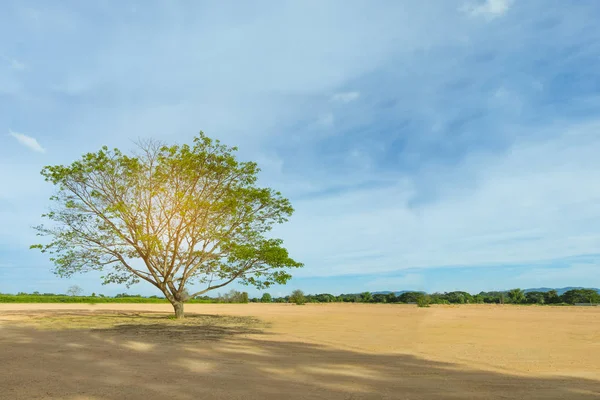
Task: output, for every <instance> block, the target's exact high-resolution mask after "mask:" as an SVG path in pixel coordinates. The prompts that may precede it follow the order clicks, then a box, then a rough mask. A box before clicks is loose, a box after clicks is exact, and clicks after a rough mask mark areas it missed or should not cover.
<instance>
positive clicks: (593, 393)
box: [0, 313, 600, 400]
mask: <svg viewBox="0 0 600 400" xmlns="http://www.w3.org/2000/svg"><path fill="white" fill-rule="evenodd" d="M144 314H146V313H144ZM129 315H131V314H129ZM156 317H157V318H158V316H156ZM190 318H192V320H193V318H198V319H202V321H206V320H207V318H208V321H211V322H210V323H202V324H199V325H193V324H192V323H191V322H190V323H189V324H188V325H185V324H173V325H165V324H158V323H144V324H135V323H126V324H122V325H119V326H116V327H113V328H110V327H105V328H100V329H70V330H49V329H44V330H40V329H35V328H31V327H23V326H7V325H4V326H0V362H1V363H2V364H1V365H2V366H3V367H4V368H3V375H2V378H1V379H0V398H3V399H4V398H6V399H15V400H20V399H33V398H43V399H66V400H83V399H88V400H117V399H118V400H121V399H144V400H150V399H182V400H183V399H190V400H191V399H291V400H295V399H410V400H416V399H496V398H497V399H507V398H509V399H599V398H600V382H599V381H598V380H594V379H581V378H569V377H560V378H550V377H538V378H532V377H522V376H513V375H508V374H503V373H496V372H489V371H481V370H476V369H470V368H465V367H464V366H460V365H456V364H449V363H442V362H436V361H430V360H425V359H421V358H418V357H415V356H412V355H407V354H384V355H382V354H367V353H362V352H357V351H352V350H346V349H339V348H333V347H329V346H323V345H315V344H308V343H302V342H295V341H281V340H278V338H281V337H279V336H277V335H269V334H268V333H266V332H265V331H264V330H263V329H262V328H260V327H257V326H255V325H254V323H253V322H251V321H249V320H248V321H247V322H248V323H247V324H244V323H243V320H238V321H237V322H238V323H236V324H234V323H232V321H231V320H228V319H227V317H219V316H190ZM238 318H239V317H238ZM123 319H127V318H125V317H124V318H123ZM374 334H376V332H374Z"/></svg>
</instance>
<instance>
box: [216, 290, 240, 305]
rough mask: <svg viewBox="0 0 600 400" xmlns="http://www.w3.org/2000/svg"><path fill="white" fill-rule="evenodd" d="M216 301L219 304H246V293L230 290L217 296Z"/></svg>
mask: <svg viewBox="0 0 600 400" xmlns="http://www.w3.org/2000/svg"><path fill="white" fill-rule="evenodd" d="M217 301H218V302H219V303H248V293H247V292H238V291H237V290H235V289H231V290H230V291H229V292H228V293H225V294H224V295H219V297H217Z"/></svg>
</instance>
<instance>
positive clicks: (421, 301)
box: [417, 294, 431, 307]
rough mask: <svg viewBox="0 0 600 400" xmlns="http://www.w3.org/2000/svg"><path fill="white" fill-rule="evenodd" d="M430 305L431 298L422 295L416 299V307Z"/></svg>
mask: <svg viewBox="0 0 600 400" xmlns="http://www.w3.org/2000/svg"><path fill="white" fill-rule="evenodd" d="M430 303H431V298H430V297H429V295H426V294H423V295H421V296H420V297H418V298H417V307H429V304H430Z"/></svg>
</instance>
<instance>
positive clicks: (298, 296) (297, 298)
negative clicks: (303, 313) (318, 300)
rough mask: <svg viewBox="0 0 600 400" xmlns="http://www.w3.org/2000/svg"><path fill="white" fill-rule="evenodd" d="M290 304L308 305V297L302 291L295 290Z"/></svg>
mask: <svg viewBox="0 0 600 400" xmlns="http://www.w3.org/2000/svg"><path fill="white" fill-rule="evenodd" d="M289 301H290V303H294V304H296V305H298V306H301V305H303V304H304V303H306V297H304V292H303V291H302V290H294V291H293V292H292V294H291V295H290V299H289Z"/></svg>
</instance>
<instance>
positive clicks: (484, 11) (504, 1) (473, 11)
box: [463, 0, 513, 18]
mask: <svg viewBox="0 0 600 400" xmlns="http://www.w3.org/2000/svg"><path fill="white" fill-rule="evenodd" d="M512 3H513V0H485V1H483V2H479V3H477V4H469V5H466V6H464V7H463V11H465V12H466V13H467V14H469V15H472V16H483V17H486V18H496V17H501V16H502V15H504V14H506V12H507V11H508V9H509V8H510V6H511V5H512Z"/></svg>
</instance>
